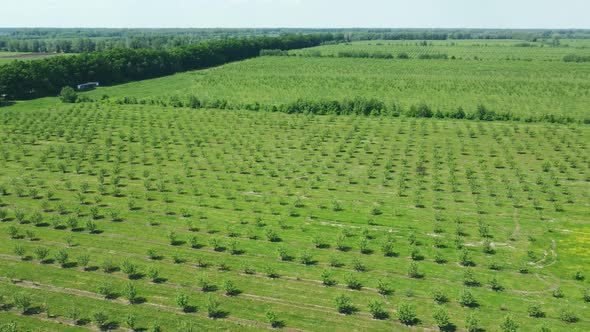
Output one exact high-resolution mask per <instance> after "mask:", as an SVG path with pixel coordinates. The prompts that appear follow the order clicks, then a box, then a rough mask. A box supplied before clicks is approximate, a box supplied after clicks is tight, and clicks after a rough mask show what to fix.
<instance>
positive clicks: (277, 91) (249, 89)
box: [88, 42, 590, 120]
mask: <svg viewBox="0 0 590 332" xmlns="http://www.w3.org/2000/svg"><path fill="white" fill-rule="evenodd" d="M383 43H387V42H383ZM406 43H407V42H406ZM439 43H440V42H439ZM460 44H467V43H465V42H464V43H460ZM394 45H395V43H394ZM498 45H499V46H497V47H491V46H488V47H483V46H482V47H477V46H465V47H455V48H458V49H460V51H458V52H464V51H465V52H467V53H465V55H464V56H465V57H466V58H469V60H466V59H463V60H460V59H457V60H450V59H449V60H420V59H415V58H414V59H408V60H399V59H358V58H329V57H322V58H318V57H260V58H256V59H252V60H247V61H242V62H237V63H232V64H228V65H225V66H222V67H218V68H213V69H209V70H203V71H193V72H187V73H181V74H176V75H173V76H169V77H163V78H158V79H154V80H146V81H140V82H133V83H129V84H124V85H119V86H115V87H110V88H109V87H107V88H100V89H97V90H95V91H93V92H90V93H88V96H90V97H92V98H95V99H100V98H101V97H102V96H103V95H108V96H109V97H111V98H116V97H135V98H139V99H142V98H143V99H162V98H164V99H166V98H170V97H178V98H180V99H183V98H187V97H188V96H195V97H197V98H199V99H202V100H209V101H211V100H223V101H226V102H228V103H229V104H233V105H237V107H238V108H239V107H240V105H243V104H248V103H260V104H263V105H280V104H284V103H289V102H293V101H296V100H298V99H301V98H303V99H309V100H343V99H346V98H354V97H359V96H360V97H369V98H377V99H379V100H382V101H384V102H385V103H386V104H392V103H398V104H400V105H401V106H402V107H404V108H406V109H407V108H409V107H410V106H411V105H414V104H418V103H422V102H424V103H427V104H429V105H430V106H431V107H432V108H433V109H440V110H442V111H449V110H454V109H456V108H457V107H463V108H464V109H465V110H467V111H472V110H475V108H476V107H477V105H478V104H484V105H485V106H486V107H488V108H490V109H492V110H495V111H499V112H512V113H514V114H516V115H519V116H527V115H533V116H540V115H547V114H554V115H560V116H570V117H572V118H574V119H577V120H582V119H587V118H588V106H587V105H589V104H590V81H589V80H588V77H590V63H566V62H563V61H544V60H540V59H541V58H542V57H545V56H546V51H552V50H553V49H556V50H557V51H558V52H569V51H563V50H564V49H568V48H565V47H562V48H550V47H543V48H541V47H536V48H517V47H507V46H504V44H498ZM347 47H353V48H357V49H363V48H365V47H369V46H367V45H366V43H364V42H361V43H354V44H353V46H346V45H328V46H321V47H319V48H316V49H318V50H321V52H326V53H330V52H336V51H337V50H338V49H342V48H347ZM376 47H377V48H379V49H381V48H384V47H386V46H376ZM487 48H490V49H491V50H492V52H491V53H495V54H498V57H504V56H506V55H507V54H509V51H513V50H521V49H525V51H526V52H529V53H530V54H532V55H535V56H536V57H537V58H539V60H535V61H506V60H499V59H488V60H486V61H483V60H482V61H475V60H472V59H471V58H472V55H473V54H479V55H480V56H481V57H483V56H484V54H486V53H485V52H486V51H487ZM369 49H370V47H369ZM393 49H395V48H392V50H393ZM583 50H585V52H586V54H587V53H588V52H590V49H583ZM297 52H308V50H302V51H297ZM394 53H395V52H394ZM560 56H561V57H563V56H562V55H560Z"/></svg>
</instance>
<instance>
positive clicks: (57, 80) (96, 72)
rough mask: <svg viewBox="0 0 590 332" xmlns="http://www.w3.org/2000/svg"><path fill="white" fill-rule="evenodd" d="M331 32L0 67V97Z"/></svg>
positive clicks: (136, 76) (322, 37) (186, 64)
mask: <svg viewBox="0 0 590 332" xmlns="http://www.w3.org/2000/svg"><path fill="white" fill-rule="evenodd" d="M334 38H335V36H334V35H332V34H310V35H288V36H283V37H260V38H249V39H228V40H215V41H207V42H203V43H199V44H194V45H189V46H184V47H178V48H171V49H168V50H153V49H124V48H118V49H112V50H108V51H104V52H92V53H84V54H80V55H72V56H67V57H51V58H47V59H43V60H39V61H28V62H24V61H14V62H11V63H9V64H6V65H4V66H1V67H0V96H4V97H5V98H6V99H9V100H10V99H31V98H38V97H43V96H51V95H56V94H57V93H58V92H59V91H60V89H61V88H62V87H64V86H74V85H76V84H80V83H85V82H89V81H96V82H100V84H101V85H110V84H117V83H123V82H128V81H134V80H141V79H148V78H154V77H160V76H165V75H171V74H174V73H177V72H181V71H187V70H194V69H201V68H207V67H212V66H217V65H221V64H224V63H227V62H232V61H238V60H243V59H247V58H252V57H256V56H258V55H259V53H260V50H262V49H282V50H289V49H297V48H305V47H312V46H317V45H319V44H321V43H322V42H325V41H332V40H334Z"/></svg>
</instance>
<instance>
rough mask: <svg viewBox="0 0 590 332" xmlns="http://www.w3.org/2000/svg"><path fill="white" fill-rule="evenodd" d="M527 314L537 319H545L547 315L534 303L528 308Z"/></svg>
mask: <svg viewBox="0 0 590 332" xmlns="http://www.w3.org/2000/svg"><path fill="white" fill-rule="evenodd" d="M527 313H528V314H529V316H531V317H535V318H540V317H545V313H544V312H543V311H542V310H541V307H540V306H539V305H538V304H534V303H533V304H531V305H529V306H528V307H527Z"/></svg>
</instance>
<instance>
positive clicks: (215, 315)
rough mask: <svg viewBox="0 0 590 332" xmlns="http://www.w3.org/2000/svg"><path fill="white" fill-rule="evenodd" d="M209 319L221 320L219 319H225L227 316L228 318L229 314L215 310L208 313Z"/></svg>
mask: <svg viewBox="0 0 590 332" xmlns="http://www.w3.org/2000/svg"><path fill="white" fill-rule="evenodd" d="M208 316H209V318H213V319H221V318H226V317H227V316H229V312H228V311H225V310H216V311H213V312H210V313H209V314H208Z"/></svg>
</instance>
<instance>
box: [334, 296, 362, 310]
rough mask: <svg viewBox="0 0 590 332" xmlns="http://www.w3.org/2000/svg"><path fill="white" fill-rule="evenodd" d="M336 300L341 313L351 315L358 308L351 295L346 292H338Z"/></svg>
mask: <svg viewBox="0 0 590 332" xmlns="http://www.w3.org/2000/svg"><path fill="white" fill-rule="evenodd" d="M334 302H335V303H336V309H337V310H338V312H339V313H341V314H345V315H350V314H353V313H354V312H356V311H357V310H358V309H357V308H356V307H355V306H354V305H353V304H352V300H351V299H350V297H349V296H346V295H344V294H338V295H336V297H335V298H334Z"/></svg>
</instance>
